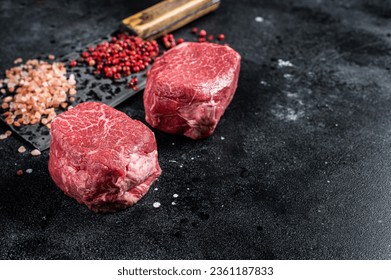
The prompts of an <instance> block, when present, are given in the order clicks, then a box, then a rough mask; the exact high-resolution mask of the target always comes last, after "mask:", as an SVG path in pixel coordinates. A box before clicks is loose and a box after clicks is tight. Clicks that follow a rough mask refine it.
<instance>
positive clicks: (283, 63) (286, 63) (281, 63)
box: [278, 59, 293, 68]
mask: <svg viewBox="0 0 391 280" xmlns="http://www.w3.org/2000/svg"><path fill="white" fill-rule="evenodd" d="M278 67H280V68H281V67H293V64H292V63H291V62H290V61H284V60H282V59H279V60H278Z"/></svg>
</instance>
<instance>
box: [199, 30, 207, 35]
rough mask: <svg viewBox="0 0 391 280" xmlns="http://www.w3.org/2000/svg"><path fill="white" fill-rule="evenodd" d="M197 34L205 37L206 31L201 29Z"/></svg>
mask: <svg viewBox="0 0 391 280" xmlns="http://www.w3.org/2000/svg"><path fill="white" fill-rule="evenodd" d="M198 35H199V36H200V37H205V36H206V31H205V30H204V29H202V30H201V31H200V33H199V34H198Z"/></svg>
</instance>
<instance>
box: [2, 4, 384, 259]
mask: <svg viewBox="0 0 391 280" xmlns="http://www.w3.org/2000/svg"><path fill="white" fill-rule="evenodd" d="M140 2H142V4H140ZM155 2H157V1H125V0H123V1H122V0H121V1H83V2H81V1H75V0H72V1H63V3H62V4H59V3H56V2H53V1H44V0H40V1H38V0H37V1H24V2H21V1H19V2H18V1H11V0H2V1H1V2H0V26H1V29H0V38H1V44H0V65H1V70H2V71H3V70H5V69H6V68H8V67H10V66H11V65H12V61H13V59H14V58H16V57H19V56H21V57H23V58H25V59H28V58H32V57H37V56H39V55H43V54H48V53H54V54H55V55H61V54H66V53H68V52H71V51H72V47H73V46H75V45H83V44H87V43H88V42H91V41H94V40H95V39H96V38H99V37H100V36H102V35H105V34H107V33H109V32H111V31H113V30H115V29H116V27H117V26H118V23H119V21H120V20H121V19H122V18H124V17H126V16H128V15H130V14H133V13H134V12H136V11H138V10H140V9H142V8H144V7H147V6H149V5H150V4H152V3H155ZM271 2H272V1H266V0H264V1H258V0H253V1H251V0H247V1H234V0H225V1H223V4H222V6H221V8H220V9H219V10H218V11H217V12H216V13H214V14H211V15H209V16H207V17H205V18H203V19H201V20H198V21H197V22H196V23H194V24H191V25H190V26H188V27H186V28H184V29H183V30H181V31H179V32H177V34H179V35H181V36H182V35H183V36H186V37H188V38H190V37H191V36H190V34H189V30H190V28H191V27H192V26H194V25H196V26H198V27H202V28H205V29H207V30H208V31H209V32H211V33H214V34H218V33H220V32H224V33H225V34H226V38H227V42H229V44H230V45H231V46H232V47H233V48H235V49H236V50H237V51H238V52H239V53H240V54H241V55H242V57H243V62H242V71H241V76H240V82H239V87H238V90H237V92H236V95H235V98H234V100H233V101H232V103H231V105H230V106H229V108H228V110H227V111H226V114H225V115H224V116H223V118H222V120H221V122H220V125H219V126H218V128H217V130H216V132H215V134H214V135H213V136H212V137H210V138H208V139H206V140H203V141H191V140H188V139H184V138H181V137H177V136H170V135H166V134H163V133H160V132H158V131H156V137H157V141H158V146H159V153H160V154H159V158H160V163H161V167H162V169H163V175H162V176H161V178H160V180H159V182H158V183H157V184H155V185H154V186H153V187H152V189H151V191H150V192H149V194H148V195H147V196H146V197H145V198H144V199H142V201H140V203H138V204H137V205H136V206H135V207H133V208H131V209H128V210H126V211H122V212H119V213H116V214H110V215H101V214H94V213H91V212H89V211H88V210H87V208H86V207H84V206H82V205H78V204H77V203H76V202H75V201H74V200H72V199H70V198H68V197H66V196H65V195H63V194H62V192H61V191H60V190H59V189H58V188H57V187H56V186H55V185H54V183H53V182H52V181H51V179H50V176H49V174H48V171H47V160H48V153H47V152H45V153H43V155H42V156H41V157H38V158H32V157H31V156H30V155H28V154H25V155H21V154H18V152H17V149H18V147H19V146H20V145H22V144H24V142H23V141H22V140H20V139H19V138H18V137H16V136H13V137H11V138H9V139H7V140H4V141H1V142H0V160H1V169H0V226H1V234H0V258H2V259H25V258H27V259H108V258H110V259H111V258H113V259H155V258H161V259H193V258H194V259H244V258H248V259H390V258H391V240H390V238H391V226H390V225H391V224H390V223H391V215H390V211H391V183H390V179H391V172H390V171H391V161H390V157H391V152H390V145H391V112H390V108H391V82H390V80H391V72H390V68H391V66H390V64H391V57H390V50H391V48H390V47H391V31H390V30H391V21H390V17H391V6H390V4H387V3H388V1H380V0H378V1H377V0H372V1H352V0H350V1H331V0H330V1H325V0H324V1H321V0H319V1H310V0H301V1H299V0H297V1H273V2H274V3H271ZM280 2H283V3H280ZM257 16H260V17H262V18H263V19H264V21H263V22H257V21H255V17H257ZM278 59H282V60H284V61H290V62H291V63H292V64H293V67H278ZM286 74H289V75H286ZM118 108H119V109H120V110H122V111H124V112H126V113H128V114H129V115H131V116H132V117H134V118H137V119H140V120H143V116H144V111H143V106H142V95H141V94H139V95H138V96H135V97H133V98H131V99H130V100H128V101H127V102H125V103H124V104H122V105H121V106H119V107H118ZM5 130H6V126H5V125H0V133H3V132H4V131H5ZM223 137H224V138H223ZM172 143H175V145H174V144H172ZM20 168H21V169H24V170H25V169H27V168H32V169H33V173H32V174H24V175H23V176H21V177H19V176H17V175H16V170H17V169H20ZM154 188H158V190H157V191H155V190H154ZM173 194H178V195H179V197H178V198H177V199H174V198H173ZM155 201H159V202H161V203H162V206H161V207H160V208H158V209H155V208H153V207H152V204H153V202H155ZM172 201H176V203H177V205H176V206H172V205H171V202H172Z"/></svg>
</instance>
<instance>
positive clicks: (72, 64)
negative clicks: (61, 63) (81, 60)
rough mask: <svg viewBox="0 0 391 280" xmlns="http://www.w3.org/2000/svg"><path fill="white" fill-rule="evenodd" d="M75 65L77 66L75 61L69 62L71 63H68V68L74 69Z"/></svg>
mask: <svg viewBox="0 0 391 280" xmlns="http://www.w3.org/2000/svg"><path fill="white" fill-rule="evenodd" d="M76 65H77V61H76V60H71V61H70V62H69V66H70V67H76Z"/></svg>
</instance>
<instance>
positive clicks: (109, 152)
mask: <svg viewBox="0 0 391 280" xmlns="http://www.w3.org/2000/svg"><path fill="white" fill-rule="evenodd" d="M49 172H50V175H51V176H52V178H53V180H54V182H55V183H56V184H57V185H58V186H59V187H60V189H62V190H63V191H64V193H65V194H67V195H69V196H70V197H73V198H75V199H76V200H77V201H78V202H79V203H84V204H85V205H87V206H88V208H89V209H91V210H92V211H95V212H99V211H102V212H112V211H115V210H118V209H123V208H126V207H129V206H132V205H133V204H135V203H136V202H137V201H138V200H139V199H140V198H141V197H143V196H144V195H145V193H146V192H147V191H148V189H149V187H150V185H151V184H152V183H153V182H154V181H155V180H156V179H157V178H158V177H159V176H160V173H161V170H160V166H159V163H158V157H157V150H156V141H155V136H154V134H153V132H152V131H151V130H150V129H149V128H148V127H146V126H145V125H144V124H142V123H141V122H139V121H136V120H133V119H131V118H129V117H128V116H127V115H126V114H124V113H122V112H120V111H117V110H115V109H113V108H111V107H109V106H107V105H104V104H101V103H96V102H86V103H82V104H80V105H78V106H76V107H75V108H73V109H70V110H69V111H67V112H64V113H62V114H60V115H58V116H57V117H55V119H54V120H53V122H52V124H51V142H50V159H49Z"/></svg>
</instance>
